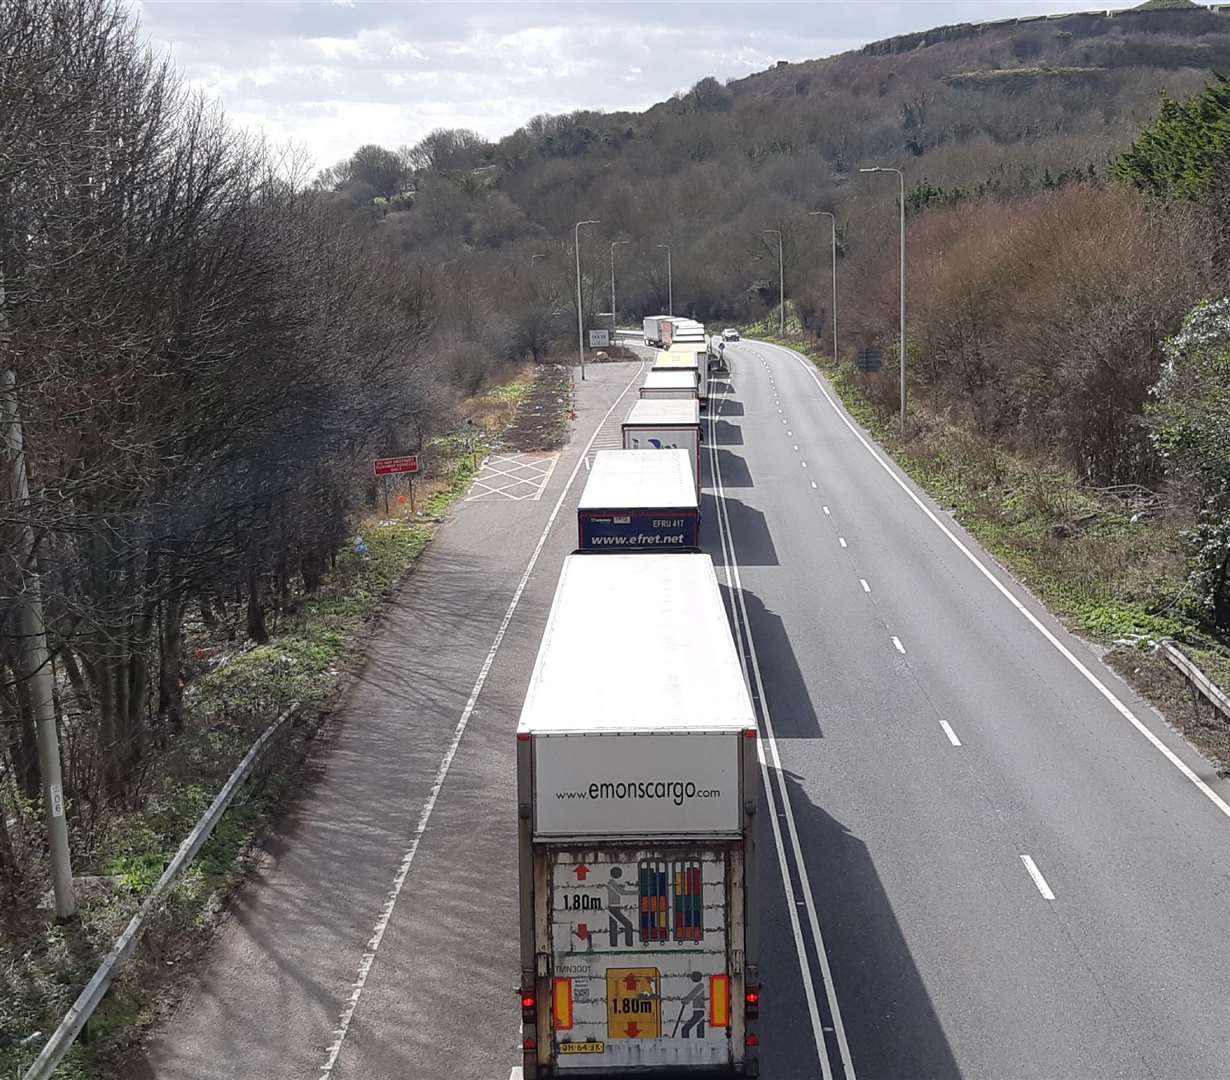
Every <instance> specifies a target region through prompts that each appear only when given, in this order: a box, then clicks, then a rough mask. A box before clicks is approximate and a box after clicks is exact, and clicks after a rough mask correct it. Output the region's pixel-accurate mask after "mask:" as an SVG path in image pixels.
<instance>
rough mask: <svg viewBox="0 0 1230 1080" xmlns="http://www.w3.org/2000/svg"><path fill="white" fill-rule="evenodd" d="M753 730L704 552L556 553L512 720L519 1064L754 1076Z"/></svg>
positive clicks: (530, 1074)
mask: <svg viewBox="0 0 1230 1080" xmlns="http://www.w3.org/2000/svg"><path fill="white" fill-rule="evenodd" d="M756 735H757V731H756V720H755V716H754V713H753V711H752V702H751V699H750V697H749V695H748V692H747V688H746V686H745V684H744V681H743V675H742V671H741V669H740V665H739V657H738V655H737V653H736V651H735V646H734V642H733V641H732V639H731V634H730V629H729V626H728V624H727V621H726V612H725V609H724V608H723V605H722V598H721V594H720V593H719V591H718V584H717V578H716V576H715V574H714V571H713V563H712V561H711V560H710V558H709V556H708V555H703V554H694V555H690V554H668V555H654V554H642V555H610V556H592V555H570V556H568V558H566V559H565V560H564V569H563V573H562V574H561V575H560V580H559V585H558V587H557V588H556V592H555V600H554V602H553V603H552V605H551V613H550V615H549V616H548V619H547V625H546V629H545V631H544V632H543V639H542V645H541V647H540V648H539V651H538V659H537V661H536V662H535V664H534V671H533V674H532V675H531V677H530V685H529V689H528V691H527V692H526V697H525V704H524V706H523V708H522V710H521V718H520V722H519V723H518V725H517V804H518V805H517V812H518V817H519V829H518V866H519V872H520V889H519V892H520V934H521V984H520V994H521V1010H522V1032H521V1038H522V1067H523V1070H524V1075H525V1077H526V1080H540V1078H544V1077H558V1078H566V1077H569V1076H602V1075H608V1076H610V1075H621V1076H622V1075H627V1074H636V1073H637V1072H640V1071H647V1072H649V1071H656V1075H670V1076H672V1077H673V1076H689V1075H693V1074H694V1073H695V1074H702V1073H705V1072H716V1073H721V1074H736V1075H744V1076H755V1075H757V1074H758V1070H759V1056H758V1055H759V1036H758V1034H757V1020H758V1013H759V1001H760V972H759V967H758V962H757V949H756V933H755V926H756V923H755V919H756V915H757V910H758V909H757V894H756V880H757V875H756V860H755V837H754V822H755V813H756V807H757V804H758V798H759V773H758V759H757V738H756Z"/></svg>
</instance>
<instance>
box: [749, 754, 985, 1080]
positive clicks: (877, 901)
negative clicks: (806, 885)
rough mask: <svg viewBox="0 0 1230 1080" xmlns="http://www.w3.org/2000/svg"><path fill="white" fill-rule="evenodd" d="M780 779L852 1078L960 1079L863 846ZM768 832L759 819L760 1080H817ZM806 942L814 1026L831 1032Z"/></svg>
mask: <svg viewBox="0 0 1230 1080" xmlns="http://www.w3.org/2000/svg"><path fill="white" fill-rule="evenodd" d="M781 775H782V777H783V779H784V780H785V787H786V790H787V793H788V796H789V799H790V805H791V808H792V810H793V811H794V816H795V822H796V824H797V826H798V830H799V840H800V843H801V844H802V848H803V851H804V853H805V858H806V861H807V871H808V874H809V876H810V880H811V884H812V886H813V889H814V895H813V898H814V900H815V904H816V914H817V917H818V919H819V922H820V930H821V933H822V934H823V935H824V943H825V946H826V952H827V954H828V959H829V964H830V966H831V968H832V973H833V982H834V986H835V988H836V995H837V1004H838V1008H839V1009H840V1010H841V1018H842V1023H843V1025H844V1027H845V1031H846V1038H847V1040H848V1042H849V1046H850V1056H851V1059H852V1062H853V1065H854V1071H855V1073H856V1075H857V1076H858V1077H859V1080H889V1078H897V1077H928V1078H930V1080H957V1078H958V1077H960V1075H961V1073H960V1070H959V1068H958V1066H957V1062H956V1059H955V1058H954V1057H953V1055H952V1048H951V1047H950V1046H949V1043H948V1039H947V1036H946V1035H945V1034H944V1030H943V1028H942V1027H941V1025H940V1020H939V1017H938V1016H937V1015H936V1012H935V1009H934V1007H933V1006H932V1004H931V997H930V995H929V994H928V993H927V988H926V986H925V985H924V984H923V981H922V977H921V976H920V974H919V972H918V968H917V967H916V966H915V964H914V961H913V958H912V957H911V956H910V951H909V947H908V946H907V944H906V941H905V938H904V937H903V935H902V933H901V928H900V925H899V924H898V922H897V918H896V916H895V915H894V913H893V908H892V905H891V903H890V902H889V899H888V896H887V895H886V894H885V891H884V887H883V885H882V884H881V883H880V877H879V874H878V873H877V872H876V868H875V864H874V863H873V862H872V860H871V857H870V855H869V854H868V852H867V847H866V845H865V844H864V843H863V842H862V840H860V839H859V838H858V837H857V836H855V835H854V834H853V833H851V832H850V831H849V830H848V829H847V828H846V827H845V826H844V825H842V824H841V822H839V821H836V820H835V819H834V818H832V817H830V816H829V815H828V814H827V813H826V812H825V811H824V810H823V809H821V807H819V806H817V805H815V804H814V803H813V802H812V801H811V800H810V798H809V797H808V795H807V794H806V792H805V791H804V789H803V786H802V785H801V784H800V778H799V777H798V776H796V775H795V774H793V773H790V772H783V773H782V774H781ZM767 826H768V822H767V819H765V820H763V821H762V835H761V837H760V852H759V857H760V870H761V880H762V882H763V885H764V894H763V895H764V897H765V904H764V911H763V922H762V925H761V961H762V970H763V971H764V983H765V994H764V1000H765V1002H766V1007H765V1008H764V1009H763V1011H762V1014H761V1015H762V1018H763V1019H762V1021H761V1030H762V1035H761V1039H762V1046H763V1050H762V1055H763V1056H762V1075H763V1076H765V1077H766V1078H768V1077H774V1078H778V1077H781V1078H784V1077H796V1076H800V1077H801V1076H816V1075H819V1070H818V1068H817V1064H816V1049H815V1042H814V1039H813V1038H812V1033H811V1023H810V1020H809V1018H808V1012H807V1005H806V1002H805V1000H804V997H803V993H802V984H801V981H800V976H799V959H798V951H797V947H796V943H795V939H794V932H793V929H792V927H791V923H790V918H789V913H788V912H787V910H786V901H785V892H784V889H783V888H782V885H781V871H780V869H779V867H778V866H777V859H776V856H775V854H774V845H773V838H772V836H771V835H770V834H769V830H768V827H767ZM796 899H799V900H801V899H802V897H801V896H800V897H796ZM798 913H799V917H800V920H801V921H804V908H803V907H801V906H800V907H799V908H798ZM805 937H806V940H807V941H808V946H809V947H808V956H809V962H810V963H811V965H812V972H813V976H814V978H815V980H816V984H817V985H816V997H817V999H818V1001H819V1003H820V1008H821V1018H822V1021H823V1023H824V1024H826V1025H829V1024H831V1019H830V1016H829V1013H828V1007H827V1003H826V1002H825V1000H824V999H825V994H824V992H823V988H822V986H821V985H820V974H819V969H818V964H817V962H816V958H815V954H814V952H813V951H812V949H811V947H810V946H811V940H810V935H809V934H807V933H805ZM769 1002H777V1005H776V1007H769V1006H768V1005H767V1003H769ZM828 1042H829V1047H830V1058H831V1060H834V1061H837V1060H840V1059H839V1058H838V1056H837V1050H836V1047H835V1045H834V1040H833V1038H832V1037H831V1036H830V1037H829V1040H828Z"/></svg>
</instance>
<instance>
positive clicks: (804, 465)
mask: <svg viewBox="0 0 1230 1080" xmlns="http://www.w3.org/2000/svg"><path fill="white" fill-rule="evenodd" d="M799 464H800V465H802V466H803V468H805V469H806V468H807V462H806V461H800V462H799Z"/></svg>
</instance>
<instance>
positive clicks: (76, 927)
mask: <svg viewBox="0 0 1230 1080" xmlns="http://www.w3.org/2000/svg"><path fill="white" fill-rule="evenodd" d="M533 385H534V373H533V372H532V371H531V370H529V369H527V370H525V371H523V372H521V373H519V375H518V377H517V378H516V379H515V380H513V381H512V382H511V383H507V384H504V385H502V386H499V387H496V388H494V389H492V390H489V391H488V392H487V393H485V394H483V395H482V396H481V397H479V398H477V399H474V400H473V401H471V402H469V403H468V408H467V410H466V413H467V415H468V418H470V419H475V418H477V420H476V422H475V423H474V424H473V425H470V424H467V425H465V427H464V428H463V430H462V431H461V432H460V433H459V434H455V435H449V436H443V437H440V438H437V439H435V440H432V442H431V443H429V444H428V446H427V447H425V458H426V460H427V461H428V462H429V463H430V464H431V472H430V473H429V474H428V475H426V476H424V477H423V478H421V480H420V488H419V493H420V496H421V497H420V498H419V500H418V506H417V507H416V510H417V512H416V513H414V514H411V513H410V510H409V506H408V504H407V503H406V502H403V501H402V500H401V498H398V499H396V500H394V501H392V502H391V504H390V508H391V511H392V512H391V513H390V514H388V515H386V514H383V513H380V514H375V513H373V514H372V515H371V516H370V517H368V518H367V519H366V520H364V521H362V522H360V523H358V527H357V535H356V537H355V539H354V540H353V541H352V542H350V543H348V544H346V545H345V546H344V547H343V548H342V550H341V551H340V552H339V553H338V556H337V558H336V561H335V563H334V565H333V567H332V568H331V570H330V572H329V573H328V574H327V575H326V577H325V579H324V582H323V583H322V585H321V587H320V589H319V590H318V591H317V592H316V593H315V594H313V595H311V596H303V597H299V598H298V602H297V604H296V605H295V607H294V610H293V612H292V613H291V614H288V615H287V614H284V615H282V616H280V617H279V618H278V619H277V620H276V621H272V622H271V625H270V629H271V632H272V635H273V636H272V638H271V640H270V641H269V643H268V644H266V645H262V646H258V647H254V648H244V647H242V645H239V644H236V642H235V641H234V640H233V638H234V636H235V635H234V629H233V624H232V625H231V626H230V627H227V626H215V627H213V628H206V627H205V626H204V625H196V626H192V627H189V628H188V630H187V633H186V645H187V654H188V656H189V658H190V663H191V665H192V667H193V668H194V669H196V670H197V671H198V672H199V674H198V675H197V676H196V677H195V678H193V679H192V680H191V681H190V682H189V684H188V686H187V687H186V691H185V694H186V700H187V704H188V711H189V719H188V721H187V722H186V725H185V729H184V730H183V731H182V732H180V733H179V734H178V735H176V736H175V737H174V739H170V740H168V742H167V745H165V746H163V747H161V748H158V749H157V750H156V751H155V754H156V759H157V760H156V769H154V770H151V776H150V779H149V782H148V787H147V790H146V792H145V793H144V794H145V797H144V800H143V802H142V805H141V806H140V808H139V809H136V810H130V811H126V812H112V813H109V814H108V815H107V817H106V819H105V823H104V824H103V825H102V826H100V827H98V828H96V829H95V830H93V831H92V833H91V834H90V837H89V841H88V846H87V844H86V842H85V840H84V839H83V838H82V837H76V838H75V840H76V843H75V844H74V863H75V865H74V872H75V873H76V874H77V875H80V876H83V877H86V878H88V879H90V880H87V881H86V882H84V883H83V885H82V887H81V888H80V890H79V903H80V918H79V919H78V920H77V921H76V922H74V923H71V924H69V925H66V926H57V925H56V924H55V922H54V920H53V919H52V917H51V915H52V912H51V910H50V908H49V906H48V903H47V898H44V899H43V902H42V903H41V904H39V903H36V902H22V903H13V904H6V908H5V910H4V913H3V919H2V921H0V927H2V928H3V938H2V939H0V1077H3V1078H5V1080H7V1078H8V1077H16V1076H20V1075H21V1073H22V1072H23V1071H24V1070H25V1068H26V1067H28V1065H29V1064H30V1063H31V1062H32V1061H33V1060H34V1058H35V1056H36V1055H37V1053H38V1051H39V1050H40V1049H41V1047H42V1044H43V1043H44V1042H45V1041H46V1037H47V1036H48V1035H49V1034H50V1033H51V1031H52V1030H54V1028H55V1026H56V1024H57V1023H58V1022H59V1019H60V1017H61V1016H62V1015H63V1014H64V1013H65V1012H66V1011H67V1009H68V1007H69V1006H70V1005H71V1004H72V1002H73V1000H74V999H75V998H76V996H77V994H78V993H79V992H80V990H81V988H82V987H83V986H84V985H85V983H86V981H88V979H89V978H90V976H91V975H92V974H93V972H94V969H95V968H96V967H97V965H98V962H99V960H100V959H101V958H102V957H103V956H104V955H105V954H106V952H107V951H108V949H109V948H110V947H111V944H112V943H113V942H114V940H115V939H116V938H117V937H118V936H119V934H120V932H121V931H122V930H123V928H124V926H125V925H126V923H127V922H128V920H129V919H130V918H131V917H132V915H133V914H134V913H135V911H136V910H137V907H138V906H139V904H140V902H141V899H142V898H143V896H144V895H145V894H146V893H147V892H148V891H149V889H150V888H151V887H152V886H153V884H154V883H155V882H156V881H157V879H158V877H159V876H160V875H161V873H162V871H163V868H164V867H165V865H166V864H167V862H168V861H169V860H170V858H171V856H172V855H173V854H174V852H175V850H176V848H177V847H178V845H179V843H180V842H181V840H182V839H183V837H184V836H185V835H186V834H187V833H188V832H189V831H190V830H191V828H192V826H193V825H194V824H195V823H196V822H197V821H198V820H199V818H200V816H201V815H202V813H203V812H204V811H205V809H206V807H207V806H208V805H209V803H210V801H211V800H212V799H213V798H214V796H215V795H216V793H217V791H218V789H219V788H220V787H221V786H222V784H223V782H224V781H225V779H226V777H227V776H228V775H229V774H230V772H231V771H232V770H233V769H234V767H235V765H236V764H238V762H239V760H240V758H241V757H242V756H243V755H244V754H245V753H246V752H247V750H248V748H249V747H250V746H251V745H252V742H253V741H254V740H255V738H256V736H257V735H258V734H259V733H260V731H261V730H263V729H264V727H265V726H266V725H267V724H268V723H269V722H270V721H271V720H272V719H273V718H274V717H275V716H277V715H278V713H279V712H280V711H281V710H283V709H285V708H286V707H287V706H289V705H290V704H291V703H292V702H298V703H300V704H301V706H302V707H301V709H300V711H299V713H298V714H297V716H296V720H295V723H294V725H293V727H292V729H291V730H290V732H289V733H288V734H287V735H285V736H283V737H280V738H279V739H278V740H277V741H276V743H275V745H274V747H273V748H272V749H271V751H270V752H269V754H268V756H267V757H266V760H265V762H264V764H263V766H262V767H261V768H260V770H259V773H258V775H257V776H256V777H255V778H254V779H253V780H250V781H249V782H248V783H247V784H246V785H245V786H244V789H243V790H242V791H241V793H240V794H239V796H237V798H236V800H235V802H233V803H232V805H231V807H230V809H229V810H228V811H227V813H226V814H225V815H224V817H223V818H222V820H221V822H220V823H219V824H218V826H217V828H216V829H215V831H214V833H213V835H212V836H211V837H210V840H209V842H208V843H207V844H206V845H205V847H204V848H203V849H202V851H201V853H200V854H199V855H198V857H197V859H196V860H195V862H194V863H193V864H192V865H191V866H190V867H189V868H187V869H186V870H185V871H184V873H183V874H182V875H181V876H180V877H179V879H178V880H177V882H176V884H175V885H174V887H173V888H172V889H171V890H170V893H169V895H168V896H167V898H166V901H165V903H164V904H163V905H162V908H161V910H160V912H159V914H158V915H157V916H156V917H155V918H154V919H153V920H152V921H151V922H150V923H149V925H148V929H147V931H146V934H145V937H144V938H143V939H142V943H141V945H140V946H139V948H138V952H137V954H136V955H135V956H134V957H133V959H132V961H131V962H130V964H129V966H128V968H127V970H126V971H125V973H124V975H123V976H122V977H121V978H120V979H119V980H118V981H117V982H116V983H115V984H114V986H113V987H112V989H111V991H110V993H109V994H108V995H107V997H106V998H105V999H104V1002H103V1004H102V1005H101V1006H100V1008H99V1010H98V1011H97V1012H96V1013H95V1015H94V1018H93V1019H92V1020H91V1022H90V1025H89V1028H88V1038H87V1039H81V1040H78V1043H77V1044H76V1045H75V1046H74V1047H73V1048H72V1050H71V1051H70V1052H69V1055H68V1057H67V1058H65V1060H64V1062H63V1063H62V1064H61V1066H60V1067H59V1069H58V1070H57V1072H56V1076H57V1078H64V1080H100V1078H104V1077H119V1076H124V1075H125V1074H126V1067H125V1060H126V1058H127V1056H128V1055H129V1054H130V1053H131V1051H132V1049H133V1047H134V1046H135V1045H136V1043H137V1041H138V1040H139V1039H140V1037H141V1036H142V1034H143V1033H144V1031H145V1030H146V1029H147V1028H148V1027H149V1026H150V1024H151V1023H152V1022H153V1021H154V1020H155V1019H157V1018H158V1017H159V1016H160V1015H161V1014H162V1013H163V1012H164V1011H165V1009H166V1007H167V1004H168V1002H169V1001H170V1000H173V999H174V997H175V996H176V994H177V992H178V991H177V985H178V983H180V982H181V981H182V980H183V979H184V978H186V977H187V969H189V968H190V962H191V961H192V960H194V959H195V958H196V957H197V956H198V955H199V954H200V952H201V951H202V949H203V947H204V945H205V944H206V943H207V942H208V940H209V939H210V936H211V934H212V931H213V929H214V927H215V926H216V924H217V918H218V915H219V913H220V912H221V911H222V910H223V907H224V905H225V903H226V900H227V898H228V897H229V895H230V894H231V893H232V891H233V890H234V889H235V888H236V886H237V885H238V884H239V883H240V882H241V881H242V880H243V879H244V877H245V875H246V874H247V872H248V871H249V869H250V868H251V866H252V865H253V861H254V859H255V858H256V857H257V844H258V842H259V840H260V839H261V837H262V836H263V835H265V833H266V832H267V831H268V829H269V826H270V824H271V823H272V821H273V820H274V819H275V818H276V817H277V816H278V815H279V814H280V813H281V812H282V811H284V809H285V808H286V806H287V804H288V802H289V801H290V800H291V799H292V798H293V797H294V796H295V794H296V793H297V792H298V791H299V790H300V788H301V787H302V784H301V779H302V775H303V772H304V770H303V765H304V763H305V761H306V759H307V756H308V754H309V752H310V751H311V749H312V747H313V746H314V745H315V744H316V742H317V739H318V737H319V736H320V734H321V733H322V731H323V730H325V728H324V725H323V723H322V721H323V720H324V719H325V718H326V717H327V715H328V713H329V710H330V706H331V703H332V702H333V701H334V700H335V699H336V698H337V696H338V694H339V692H340V691H341V690H342V689H344V685H345V680H346V673H347V672H348V671H349V670H350V669H352V668H353V666H354V665H355V664H356V663H357V661H358V660H359V659H360V657H361V656H362V654H363V652H364V650H365V646H366V641H367V637H368V634H369V633H370V630H371V628H372V627H373V626H374V618H373V617H374V616H375V615H376V614H377V612H378V610H379V609H380V607H381V605H382V603H383V602H384V600H385V599H386V598H387V597H389V596H390V595H391V593H392V591H393V589H394V588H395V587H396V585H397V583H398V581H399V580H400V579H401V578H402V577H403V576H404V575H405V574H406V573H407V572H408V571H409V570H410V569H411V568H412V567H413V566H414V564H415V563H416V562H417V560H418V559H419V557H420V556H421V555H422V553H423V551H424V550H425V549H426V547H427V545H428V543H429V542H430V540H431V537H432V534H433V532H434V529H435V526H436V524H437V523H438V521H439V519H440V518H441V517H442V516H443V514H444V513H445V512H446V511H447V509H448V508H449V506H450V504H451V503H452V502H453V501H454V500H455V499H456V498H457V497H458V496H460V495H461V494H463V493H464V492H465V491H466V490H467V489H468V488H469V485H470V482H471V480H472V479H473V477H474V475H475V473H476V472H477V470H478V467H479V464H480V462H481V458H482V457H483V456H484V455H485V453H486V452H487V450H488V449H490V448H491V446H492V445H493V444H494V443H495V442H496V441H497V440H498V438H499V434H500V431H501V430H502V429H503V428H504V427H506V426H507V425H508V424H509V423H510V422H511V421H512V419H513V418H514V416H515V414H516V412H517V409H518V406H519V405H520V404H521V403H522V402H524V401H525V400H527V399H528V398H529V397H530V394H531V391H532V389H533ZM380 509H381V510H382V511H383V506H381V507H380ZM360 537H361V539H362V544H359V543H358V542H357V541H358V539H359V538H360ZM32 810H33V811H34V812H32V813H31V814H30V815H27V816H28V817H30V819H31V820H37V817H38V814H37V808H32ZM19 839H20V838H19ZM30 843H31V847H32V849H33V848H35V847H36V846H37V845H38V843H39V837H38V836H37V835H34V836H31V837H30ZM34 858H35V859H36V860H37V856H35V857H34ZM32 876H34V875H32ZM44 879H45V875H44ZM24 899H25V901H29V900H30V899H31V898H24ZM181 971H184V972H185V974H184V975H181V974H180V972H181ZM35 1033H41V1035H40V1036H38V1037H34V1038H31V1036H34V1035H35ZM23 1043H25V1044H26V1045H23Z"/></svg>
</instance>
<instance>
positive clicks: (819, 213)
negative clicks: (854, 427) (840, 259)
mask: <svg viewBox="0 0 1230 1080" xmlns="http://www.w3.org/2000/svg"><path fill="white" fill-rule="evenodd" d="M807 216H808V217H826V218H828V219H829V221H830V222H831V223H832V225H833V363H834V364H835V363H837V215H836V214H834V213H833V212H832V211H831V210H809V211H808V212H807Z"/></svg>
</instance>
